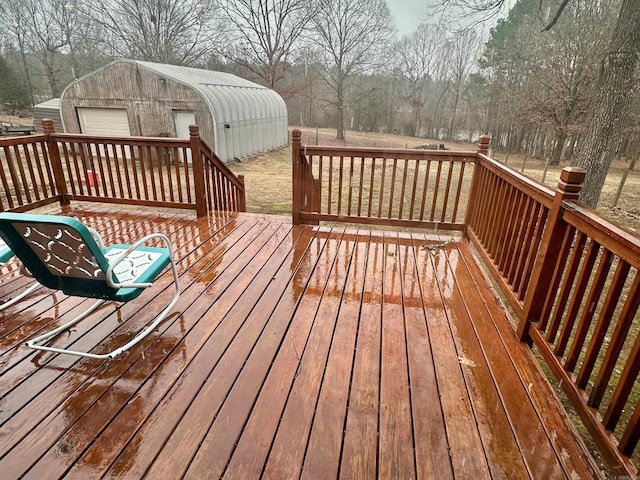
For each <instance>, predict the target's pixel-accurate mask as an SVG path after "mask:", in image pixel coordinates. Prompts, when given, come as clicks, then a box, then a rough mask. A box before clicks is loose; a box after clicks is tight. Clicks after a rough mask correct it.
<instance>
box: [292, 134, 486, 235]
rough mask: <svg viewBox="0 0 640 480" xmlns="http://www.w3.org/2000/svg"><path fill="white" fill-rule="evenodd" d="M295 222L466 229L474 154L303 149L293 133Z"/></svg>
mask: <svg viewBox="0 0 640 480" xmlns="http://www.w3.org/2000/svg"><path fill="white" fill-rule="evenodd" d="M292 149H293V158H294V161H293V178H294V181H293V222H294V223H317V222H319V221H332V222H349V223H364V224H376V225H392V226H396V227H424V228H435V227H437V228H440V229H449V230H461V231H462V230H464V216H465V209H466V205H467V201H468V195H467V193H468V190H469V186H470V184H471V178H472V175H473V164H474V161H475V157H476V154H475V153H474V152H447V151H426V150H409V149H377V150H371V149H365V148H342V147H318V146H304V147H302V146H301V145H300V131H299V130H294V132H293V137H292Z"/></svg>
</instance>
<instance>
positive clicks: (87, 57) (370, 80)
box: [0, 0, 640, 204]
mask: <svg viewBox="0 0 640 480" xmlns="http://www.w3.org/2000/svg"><path fill="white" fill-rule="evenodd" d="M443 3H444V5H445V6H446V7H447V8H446V9H440V10H439V9H438V8H437V6H434V5H431V7H430V6H429V5H427V3H425V7H424V11H419V12H416V16H421V17H424V18H426V20H425V22H424V23H422V24H421V25H420V26H419V27H418V28H417V29H416V30H415V31H414V32H407V33H406V34H404V35H403V33H404V32H398V31H396V30H395V28H394V19H393V17H392V15H391V13H390V11H389V8H388V6H387V3H386V2H385V0H312V1H307V0H288V1H285V2H282V1H274V0H187V1H183V0H152V1H147V2H139V1H136V0H110V1H105V2H102V1H100V2H95V1H93V0H67V1H59V0H44V1H39V0H5V1H4V2H3V3H2V5H0V14H1V15H0V23H1V24H2V28H0V53H1V56H0V85H2V86H3V88H2V89H0V101H1V102H2V103H4V104H5V106H8V107H12V108H20V107H27V106H29V105H30V104H34V103H38V102H40V101H44V100H46V99H48V98H51V97H55V96H59V95H60V93H61V91H62V89H63V88H64V87H65V86H66V85H67V84H68V83H69V82H70V81H72V80H73V79H74V78H78V77H80V76H81V75H83V74H86V73H88V72H90V71H93V70H95V69H96V68H98V67H100V66H102V65H104V64H106V63H108V62H109V61H111V60H112V59H113V58H117V57H128V58H134V59H140V60H148V61H154V62H162V63H175V64H182V65H190V66H197V67H202V68H209V69H215V70H221V71H229V72H232V73H235V74H237V75H240V76H243V77H245V78H248V79H250V80H253V81H256V82H258V83H261V84H263V85H266V86H268V87H270V88H273V89H275V90H276V91H278V93H280V94H281V95H282V96H283V97H284V98H285V100H286V102H287V106H288V109H289V123H290V125H300V126H319V127H325V126H331V127H334V128H336V129H337V132H338V134H337V135H338V138H342V136H343V135H344V130H345V129H351V130H360V131H374V132H397V133H403V134H410V135H415V136H423V137H425V138H435V139H443V140H444V139H446V140H456V139H457V140H474V141H475V140H477V138H478V136H479V135H480V134H490V135H491V137H492V139H493V140H492V147H493V148H494V149H496V150H501V151H508V152H512V153H519V154H524V155H527V156H534V157H537V158H542V159H545V160H548V161H549V162H551V163H558V162H561V161H562V162H566V163H573V162H575V156H574V152H576V151H580V146H581V145H582V146H583V147H584V149H585V151H584V155H586V156H587V157H588V156H589V152H590V151H591V150H593V149H594V148H596V149H600V147H599V146H598V145H600V144H602V142H601V138H600V140H594V141H593V143H592V145H593V146H587V142H586V141H585V138H586V135H582V134H583V132H586V131H587V128H588V125H587V124H588V120H590V119H593V118H594V117H597V116H596V115H594V114H593V112H592V111H591V110H590V108H593V106H594V105H596V104H598V99H599V98H603V95H604V94H603V91H606V88H605V89H604V90H603V86H602V84H601V83H602V82H601V81H602V80H603V77H602V76H601V75H600V73H601V71H602V70H603V69H611V70H612V71H615V69H616V68H617V67H616V63H615V62H614V61H613V56H615V55H617V54H611V55H610V58H609V59H608V60H607V56H606V55H607V53H608V52H616V51H618V50H616V49H615V48H614V47H613V46H612V44H610V43H609V39H612V41H613V40H615V38H616V37H615V36H614V32H616V31H620V29H618V30H616V28H617V22H618V19H619V18H623V17H622V16H621V15H620V11H621V8H622V7H623V3H624V4H633V3H634V2H630V1H628V0H627V1H625V2H623V0H602V1H596V0H570V1H569V2H568V3H566V2H560V1H557V0H518V1H517V2H515V3H514V4H513V7H512V8H511V10H510V11H509V12H508V13H507V12H506V11H505V10H504V8H505V5H504V1H503V0H492V1H479V2H475V3H474V5H476V7H477V9H478V10H479V11H480V13H481V14H484V16H485V17H486V16H489V15H490V14H492V13H495V12H496V10H495V9H496V8H502V10H500V12H501V14H502V15H503V17H504V18H502V19H500V20H498V21H497V23H496V24H495V26H494V27H493V28H492V29H491V30H490V31H489V32H488V33H486V29H484V28H483V27H482V23H479V21H475V20H474V19H473V18H470V17H463V21H462V22H456V21H455V20H456V19H455V18H453V17H452V16H451V15H452V13H451V12H456V13H461V14H467V13H470V12H469V9H468V7H469V2H463V3H464V4H465V6H466V7H467V9H466V10H465V9H460V8H454V7H459V5H457V4H459V3H461V2H458V0H444V2H443ZM562 3H566V6H565V7H564V9H561V8H560V6H561V4H562ZM629 11H630V12H631V13H630V14H628V15H627V16H626V17H624V18H633V15H634V13H633V11H631V10H629ZM445 13H446V14H445ZM557 13H561V14H560V15H559V16H558V15H557ZM555 17H557V21H556V23H555V25H553V27H552V28H548V29H545V26H548V25H549V24H550V23H552V22H553V21H554V20H556V18H555ZM478 18H480V19H481V20H482V17H478ZM636 23H637V22H636ZM461 24H463V25H464V28H463V27H460V26H459V25H461ZM625 35H626V39H627V41H628V42H630V43H627V47H629V46H630V49H629V48H627V50H625V51H628V58H627V60H625V61H626V63H627V65H628V68H627V69H628V70H629V69H630V71H631V72H632V75H631V77H629V80H630V81H627V82H623V83H621V84H620V85H621V86H619V87H617V88H618V91H620V88H623V89H624V90H625V91H623V92H619V93H620V95H619V98H624V104H625V105H624V107H625V108H624V109H625V110H627V111H624V112H618V113H616V114H614V115H613V117H614V118H616V120H617V123H616V125H615V128H614V130H615V132H614V133H613V134H612V133H611V129H609V131H608V133H605V134H603V133H597V131H596V130H593V129H592V130H589V132H592V133H590V135H591V136H592V137H593V136H594V135H595V136H598V137H602V136H603V135H607V136H608V137H610V140H611V142H608V143H609V144H607V145H604V146H603V147H602V148H604V150H603V151H605V150H606V152H607V153H606V155H604V154H603V153H602V152H603V151H600V150H598V152H599V153H595V152H594V154H593V155H591V157H594V156H597V157H598V159H600V158H605V157H606V158H605V160H609V161H610V159H611V158H612V156H613V155H614V154H619V155H626V156H627V157H628V159H629V161H630V162H632V161H633V160H634V159H636V158H637V156H638V154H639V152H640V136H639V135H638V132H639V131H640V129H639V126H640V121H639V118H638V112H639V107H638V101H637V95H635V94H634V92H635V89H634V88H635V86H636V83H637V82H636V80H635V79H636V76H635V75H633V72H634V71H635V68H636V63H637V56H638V55H637V53H638V52H637V51H638V45H636V43H637V42H636V39H635V37H634V36H633V35H631V34H625ZM618 36H620V35H618ZM616 58H618V57H616ZM607 65H610V66H611V67H607ZM605 80H606V79H605ZM607 85H608V84H607ZM5 86H6V87H7V88H5ZM9 87H11V88H9ZM605 87H606V85H605ZM607 88H608V87H607ZM603 101H605V102H606V101H607V100H603ZM610 116H611V115H610ZM594 132H595V133H594ZM617 133H621V134H622V135H621V136H620V137H618V135H617ZM581 139H582V142H581ZM584 155H583V156H584ZM579 163H581V164H582V166H587V169H588V170H589V168H588V165H585V164H584V163H585V162H583V161H580V162H579ZM594 168H596V167H594ZM597 168H600V170H602V168H605V171H606V168H608V163H606V162H605V166H604V167H602V166H600V167H597ZM588 179H589V176H588ZM588 181H589V180H587V182H588ZM589 188H591V187H589V185H586V186H585V189H587V190H588V189H589ZM595 202H597V197H596V198H595ZM590 203H592V204H594V199H591V201H590Z"/></svg>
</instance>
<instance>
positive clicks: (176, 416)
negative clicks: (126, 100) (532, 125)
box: [0, 207, 597, 479]
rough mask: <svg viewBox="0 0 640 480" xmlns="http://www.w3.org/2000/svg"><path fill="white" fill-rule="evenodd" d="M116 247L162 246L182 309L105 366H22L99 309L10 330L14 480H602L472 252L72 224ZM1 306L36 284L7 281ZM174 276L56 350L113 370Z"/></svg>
mask: <svg viewBox="0 0 640 480" xmlns="http://www.w3.org/2000/svg"><path fill="white" fill-rule="evenodd" d="M65 213H66V214H70V215H73V216H76V217H78V218H80V219H81V220H83V221H84V222H85V223H87V224H88V225H90V226H92V227H94V228H96V229H97V230H98V231H99V232H101V233H102V234H103V235H104V237H105V239H106V241H107V243H108V244H109V243H116V242H128V241H131V240H132V239H135V238H136V237H140V236H142V235H144V234H146V233H149V232H151V231H162V232H164V233H166V234H167V235H168V236H169V237H170V238H171V241H172V244H173V246H174V248H175V257H176V258H177V259H179V261H178V270H179V273H180V279H181V286H182V295H181V297H180V300H179V302H178V304H177V306H176V307H175V309H174V312H175V313H173V314H171V315H170V316H169V317H168V318H167V320H165V321H164V322H163V323H162V324H161V325H160V327H159V328H158V330H157V332H154V333H153V334H152V335H150V336H149V337H148V338H147V339H145V340H144V341H143V342H141V343H140V344H138V345H136V346H135V347H134V348H133V349H132V350H131V351H129V352H127V353H125V354H124V355H122V356H121V357H118V358H117V359H115V360H112V361H97V360H91V359H86V358H85V359H80V358H78V357H73V356H68V355H56V354H51V353H44V352H39V353H35V352H34V351H32V350H30V349H28V348H27V347H25V346H24V341H25V339H27V338H29V337H31V336H34V335H36V334H37V333H38V332H40V331H42V329H43V328H46V327H47V326H49V325H55V324H57V322H58V321H59V320H64V319H68V318H71V316H72V315H74V314H77V313H78V312H79V311H80V310H81V309H82V308H86V306H87V305H89V304H90V301H89V300H82V299H76V298H69V297H66V296H65V295H62V294H60V293H55V292H52V291H51V290H47V289H46V288H44V287H43V288H40V289H38V290H37V291H36V292H35V293H34V294H33V295H31V296H30V297H28V298H27V299H25V300H24V301H23V302H21V303H20V304H18V305H16V306H13V307H11V308H9V309H7V310H6V311H4V312H0V374H1V377H0V471H1V472H2V476H3V478H17V477H20V476H23V477H24V478H33V479H41V478H58V477H65V478H82V479H84V478H101V477H104V478H113V477H119V478H120V477H125V478H142V477H146V478H154V479H155V478H220V477H222V476H224V478H227V479H233V478H238V479H247V478H248V479H251V478H260V477H262V478H273V479H289V478H309V479H318V478H376V477H378V478H402V479H409V478H423V479H432V478H461V479H466V478H475V479H482V478H541V479H542V478H544V479H546V478H592V477H593V476H595V475H597V472H596V471H595V467H594V466H593V461H592V460H591V459H590V457H588V455H587V454H585V452H584V449H583V445H582V443H581V442H580V441H578V440H577V439H576V436H575V433H574V431H573V429H572V427H570V426H569V423H568V420H567V419H566V417H565V414H564V412H563V410H562V409H561V407H560V406H559V404H558V402H557V400H556V399H555V396H554V395H553V393H552V390H551V388H550V387H549V385H548V384H547V383H546V381H545V380H544V376H543V375H542V373H541V372H540V370H539V369H538V367H537V366H536V364H535V362H534V360H533V357H532V355H531V353H530V351H529V350H528V348H527V347H526V346H524V345H521V344H520V343H519V342H518V341H517V340H516V338H515V336H514V334H513V328H512V326H511V325H510V324H509V320H508V318H507V316H506V314H505V312H504V310H503V308H502V307H501V305H500V304H499V302H498V301H497V300H496V299H495V297H494V296H493V293H492V291H491V289H490V287H489V285H488V283H487V282H486V279H485V278H484V276H483V274H482V272H481V270H480V268H479V266H478V264H477V263H476V260H475V258H474V256H473V254H472V252H471V250H470V248H469V246H468V244H467V243H466V242H464V241H460V242H451V243H447V244H446V245H444V246H440V247H436V248H427V246H428V245H431V246H433V245H437V244H440V243H441V242H442V241H443V240H445V239H444V238H437V237H433V236H424V235H416V234H411V235H409V234H405V233H400V234H399V233H395V232H371V231H369V230H359V231H356V230H345V229H342V228H333V229H330V228H313V227H306V228H305V227H293V226H292V225H291V224H290V223H289V222H287V221H286V219H285V220H283V219H280V218H277V217H263V216H256V215H248V214H233V215H232V214H225V215H220V216H218V217H209V218H204V219H197V218H195V217H194V216H192V215H181V214H176V213H162V214H158V213H151V214H150V213H149V212H145V213H140V212H135V211H131V212H130V211H126V210H124V211H123V210H118V211H116V210H114V209H113V208H111V209H109V208H106V207H91V208H84V209H77V208H76V209H68V210H65ZM1 273H2V276H1V277H0V300H5V299H7V298H8V297H10V296H11V295H14V294H15V292H16V291H19V289H20V288H23V287H24V285H25V284H27V283H28V282H27V281H26V280H25V278H24V277H22V276H20V275H19V274H18V272H17V268H16V265H15V262H9V263H8V264H6V265H5V266H4V267H3V268H2V270H1ZM170 280H171V278H170V274H169V273H168V272H167V274H165V275H163V276H162V277H161V278H160V279H159V280H158V281H157V282H156V284H154V286H153V287H152V288H151V289H150V291H148V292H145V293H143V295H142V296H140V297H139V298H138V299H136V300H134V301H132V302H129V303H128V304H125V305H122V306H117V305H109V306H105V307H103V308H101V309H100V310H98V311H97V312H96V313H95V314H94V317H93V318H98V319H102V320H103V321H98V322H92V321H90V320H86V321H83V322H82V323H80V324H79V325H77V326H76V327H74V329H73V330H71V331H70V332H69V333H65V334H62V335H60V336H59V337H58V338H57V339H56V340H55V344H56V345H58V346H73V347H74V348H76V349H85V350H91V351H94V352H103V351H106V350H108V349H111V348H112V347H114V346H116V345H118V344H119V343H123V342H124V341H126V339H128V338H129V337H131V336H132V335H133V334H135V332H136V331H138V330H139V329H140V328H141V327H142V326H143V325H144V324H145V323H146V322H147V321H149V320H150V319H151V318H153V315H154V314H157V313H158V312H159V311H160V310H161V309H162V308H163V306H164V303H163V302H165V301H166V302H168V301H169V300H170V298H171V296H172V290H171V289H172V286H171V282H170Z"/></svg>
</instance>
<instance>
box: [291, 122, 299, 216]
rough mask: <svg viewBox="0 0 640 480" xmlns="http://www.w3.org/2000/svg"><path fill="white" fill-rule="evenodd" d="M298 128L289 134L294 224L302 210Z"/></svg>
mask: <svg viewBox="0 0 640 480" xmlns="http://www.w3.org/2000/svg"><path fill="white" fill-rule="evenodd" d="M301 135H302V134H301V132H300V130H297V129H296V130H294V131H293V132H292V134H291V168H292V172H291V179H292V182H293V185H292V194H293V202H292V207H291V210H292V222H293V224H294V225H300V223H301V219H300V210H302V168H301V165H300V142H301Z"/></svg>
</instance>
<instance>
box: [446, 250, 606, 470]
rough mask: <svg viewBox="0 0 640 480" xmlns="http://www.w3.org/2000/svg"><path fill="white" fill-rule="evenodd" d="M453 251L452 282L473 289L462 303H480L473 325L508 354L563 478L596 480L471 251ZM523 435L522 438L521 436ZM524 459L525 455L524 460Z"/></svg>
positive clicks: (531, 459)
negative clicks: (482, 311)
mask: <svg viewBox="0 0 640 480" xmlns="http://www.w3.org/2000/svg"><path fill="white" fill-rule="evenodd" d="M455 248H456V249H457V251H458V252H459V259H460V262H459V265H461V266H462V265H464V268H461V269H460V270H456V278H460V280H461V281H462V282H466V281H468V282H469V283H473V285H474V288H468V289H465V288H462V289H461V291H462V292H463V293H464V294H465V296H467V295H474V296H475V298H473V299H469V298H468V297H467V300H466V301H472V302H481V303H482V305H483V306H484V307H485V308H486V311H487V312H488V313H489V315H488V317H487V316H485V315H480V316H478V315H475V314H474V321H476V322H478V323H477V325H478V327H477V328H478V329H481V330H484V331H485V333H486V334H487V335H489V332H492V329H494V331H495V332H496V333H497V336H496V337H495V338H496V339H499V340H500V341H502V342H503V344H504V347H503V348H504V351H506V352H508V355H509V357H510V358H509V360H510V362H511V363H512V364H513V366H514V368H515V370H516V372H517V375H518V376H519V378H520V381H521V382H522V384H523V386H524V387H525V388H524V391H525V392H526V394H527V395H528V397H529V402H530V403H531V405H532V407H533V409H534V410H535V414H536V415H537V416H538V418H540V425H541V428H543V429H544V430H545V432H546V435H547V438H548V441H549V442H550V444H551V445H552V448H553V449H554V451H555V455H556V456H557V458H558V459H559V460H560V463H561V464H562V468H563V470H564V471H565V475H566V476H567V477H569V478H574V477H575V478H597V477H599V476H601V475H602V472H601V471H600V470H599V468H598V467H597V465H596V463H595V461H594V460H593V458H591V457H590V456H589V457H585V455H584V451H586V447H585V446H584V444H583V443H582V440H581V439H580V437H579V435H578V434H577V432H576V430H575V427H574V426H573V425H572V424H571V423H570V421H569V419H568V417H567V415H566V413H565V412H564V411H563V409H562V406H561V404H560V401H559V400H558V399H557V397H556V394H555V392H554V391H553V389H552V388H551V386H550V385H549V384H548V383H547V382H546V381H545V379H546V378H545V376H544V374H543V373H542V371H541V369H540V367H539V366H538V364H537V362H536V361H535V358H534V357H533V354H532V352H531V351H530V350H529V349H528V347H527V346H526V344H524V343H521V342H519V341H518V340H517V338H516V336H515V335H514V329H513V326H512V325H511V324H510V322H509V319H508V316H507V315H506V312H505V311H504V309H503V308H502V307H501V306H500V305H497V304H496V302H495V301H494V300H495V293H494V292H493V291H492V290H491V288H490V284H489V282H488V280H487V278H486V277H485V275H484V273H483V272H482V271H481V270H480V268H479V266H478V264H477V263H476V262H475V261H474V259H475V257H474V254H473V252H472V251H471V247H470V246H469V245H468V244H465V243H462V244H456V246H455ZM465 278H467V280H465ZM484 342H485V345H488V342H487V340H484ZM485 348H489V347H485ZM501 375H502V372H501ZM534 385H535V386H536V387H535V388H534V387H533V386H534ZM503 395H505V396H506V397H509V398H510V397H511V392H509V393H508V394H507V393H506V392H504V391H503ZM518 411H519V410H518ZM514 429H524V426H523V425H522V424H516V425H515V427H514ZM524 430H525V432H526V431H527V430H526V429H524ZM525 432H523V433H522V435H525V434H526V433H525ZM536 453H539V452H536ZM526 457H527V456H526V455H525V459H526ZM574 461H575V463H574ZM529 462H530V463H531V464H532V466H533V467H536V466H537V464H538V463H539V462H540V459H539V455H538V456H534V455H533V454H531V455H530V457H529ZM538 468H539V466H538Z"/></svg>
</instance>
